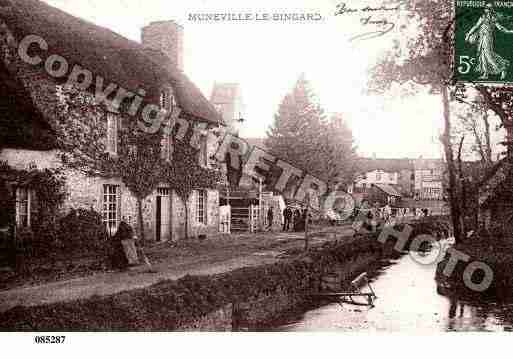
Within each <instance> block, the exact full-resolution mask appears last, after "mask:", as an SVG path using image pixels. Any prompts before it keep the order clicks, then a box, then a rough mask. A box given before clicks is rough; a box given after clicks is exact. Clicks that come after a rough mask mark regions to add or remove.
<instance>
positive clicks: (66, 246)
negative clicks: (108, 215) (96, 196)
mask: <svg viewBox="0 0 513 359" xmlns="http://www.w3.org/2000/svg"><path fill="white" fill-rule="evenodd" d="M58 237H59V245H60V247H61V249H63V250H64V251H66V252H67V253H71V252H76V251H79V252H98V251H100V252H101V251H104V250H106V249H107V248H106V246H107V244H108V242H107V230H106V228H105V224H104V223H103V222H102V217H101V215H100V214H99V213H98V212H96V211H94V210H92V209H77V210H75V209H72V210H71V211H70V212H69V213H68V214H67V215H66V216H65V217H62V218H61V219H60V220H59V236H58Z"/></svg>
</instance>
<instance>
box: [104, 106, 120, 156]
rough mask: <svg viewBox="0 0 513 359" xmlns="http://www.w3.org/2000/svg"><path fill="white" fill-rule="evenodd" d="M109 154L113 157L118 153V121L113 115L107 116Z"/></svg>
mask: <svg viewBox="0 0 513 359" xmlns="http://www.w3.org/2000/svg"><path fill="white" fill-rule="evenodd" d="M107 152H108V153H110V154H112V155H117V153H118V119H117V117H116V115H114V114H112V113H108V114H107Z"/></svg>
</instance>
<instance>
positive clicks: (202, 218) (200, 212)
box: [196, 190, 207, 224]
mask: <svg viewBox="0 0 513 359" xmlns="http://www.w3.org/2000/svg"><path fill="white" fill-rule="evenodd" d="M196 222H198V223H202V224H207V191H205V190H198V191H197V196H196Z"/></svg>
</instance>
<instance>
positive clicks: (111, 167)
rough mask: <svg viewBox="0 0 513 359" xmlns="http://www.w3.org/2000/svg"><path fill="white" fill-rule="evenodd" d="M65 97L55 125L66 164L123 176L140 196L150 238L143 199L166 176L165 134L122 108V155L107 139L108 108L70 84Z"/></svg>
mask: <svg viewBox="0 0 513 359" xmlns="http://www.w3.org/2000/svg"><path fill="white" fill-rule="evenodd" d="M60 98H61V101H60V104H59V111H58V113H60V116H58V117H57V118H56V120H55V124H54V128H55V129H56V132H57V134H58V136H57V138H58V141H59V147H60V149H61V150H62V152H63V153H62V159H63V162H64V164H65V165H67V166H68V167H70V168H72V169H75V170H79V171H80V172H82V173H84V174H86V175H88V176H101V177H117V178H121V180H122V181H123V183H125V185H126V186H127V188H128V189H129V190H130V192H131V193H132V194H133V195H134V197H135V198H136V201H137V230H138V235H139V239H140V240H141V243H145V234H144V223H143V216H142V202H143V200H144V199H145V198H146V197H147V196H148V195H149V194H150V193H152V192H153V191H154V190H155V188H156V187H157V186H158V184H159V182H160V181H161V179H162V174H161V173H162V171H163V167H162V165H161V156H160V136H158V135H155V134H151V133H148V132H146V131H143V130H142V129H141V128H139V126H138V124H137V121H135V120H133V119H131V118H127V117H125V116H124V115H122V113H123V112H122V111H120V115H119V122H118V134H119V138H118V146H117V155H109V154H108V153H107V152H106V144H105V137H106V133H107V129H106V122H107V121H106V113H107V109H106V108H105V107H104V106H100V105H98V104H96V103H95V101H94V98H93V97H92V96H91V95H87V94H84V93H83V92H80V91H78V90H77V89H74V88H64V89H63V90H62V92H61V93H60Z"/></svg>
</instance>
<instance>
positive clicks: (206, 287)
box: [0, 236, 383, 331]
mask: <svg viewBox="0 0 513 359" xmlns="http://www.w3.org/2000/svg"><path fill="white" fill-rule="evenodd" d="M382 250H383V247H382V246H381V245H380V243H379V242H377V240H376V239H375V237H370V236H369V237H367V238H361V239H359V240H358V241H357V242H352V243H345V244H336V243H333V244H331V243H330V244H328V245H325V246H324V247H322V248H319V249H316V250H312V251H310V252H309V253H308V254H307V255H302V256H300V257H295V258H290V259H284V260H282V261H280V262H278V263H276V264H272V265H265V266H260V267H253V268H242V269H238V270H235V271H232V272H228V273H224V274H220V275H215V276H186V277H183V278H181V279H179V280H177V281H169V280H166V281H161V282H159V283H157V284H155V285H152V286H150V287H147V288H144V289H137V290H131V291H126V292H121V293H118V294H114V295H109V296H104V297H99V296H96V297H91V298H88V299H84V300H76V301H72V302H66V303H57V304H51V305H41V306H35V307H16V308H13V309H11V310H9V311H7V312H4V313H1V314H0V330H4V331H11V330H17V331H20V330H21V331H23V330H25V331H70V330H87V331H117V330H119V331H121V330H123V331H125V330H128V331H148V330H151V331H158V330H166V331H169V330H179V329H180V328H182V327H186V326H187V325H188V324H189V323H191V322H193V321H195V320H198V319H200V318H202V317H203V316H205V315H206V314H208V313H212V312H214V311H216V310H219V309H221V308H224V307H225V306H226V305H228V304H233V303H241V302H251V300H252V299H254V298H258V297H259V296H261V295H262V294H267V295H272V294H273V293H275V292H278V291H279V292H280V293H283V292H286V293H288V294H290V295H291V296H301V295H304V294H306V293H307V292H309V291H311V290H315V289H316V287H317V286H318V283H319V280H320V278H321V277H322V276H323V275H324V274H325V273H326V272H327V271H329V270H330V269H331V268H333V267H334V266H335V265H337V264H340V263H344V262H349V261H351V260H354V259H356V258H358V256H361V255H362V254H364V253H366V254H369V253H371V254H372V253H375V255H376V257H377V258H379V257H380V256H381V253H382Z"/></svg>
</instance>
